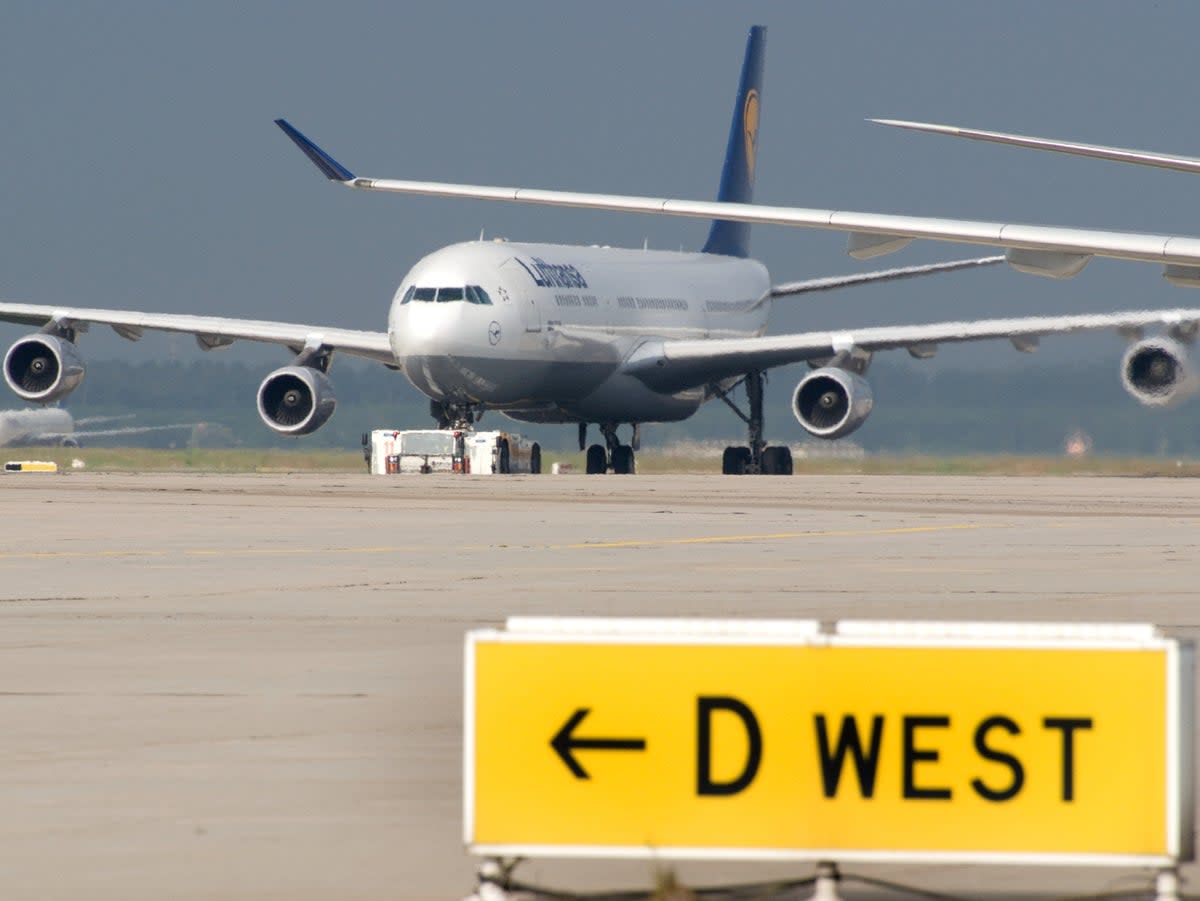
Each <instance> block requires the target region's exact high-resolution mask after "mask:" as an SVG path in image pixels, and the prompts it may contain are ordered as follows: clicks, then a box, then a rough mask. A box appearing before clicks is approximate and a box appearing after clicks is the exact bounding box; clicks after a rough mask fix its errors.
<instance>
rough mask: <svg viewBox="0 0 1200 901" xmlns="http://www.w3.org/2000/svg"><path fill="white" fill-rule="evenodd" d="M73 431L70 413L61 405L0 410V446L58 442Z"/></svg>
mask: <svg viewBox="0 0 1200 901" xmlns="http://www.w3.org/2000/svg"><path fill="white" fill-rule="evenodd" d="M74 431H75V422H74V420H72V419H71V414H70V413H68V412H67V411H66V410H64V409H62V408H61V407H43V408H42V409H40V410H0V447H13V446H14V445H21V444H39V443H41V444H58V443H60V442H61V441H62V440H63V438H64V436H67V435H70V434H71V433H72V432H74Z"/></svg>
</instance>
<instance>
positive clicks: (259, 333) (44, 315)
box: [0, 303, 396, 366]
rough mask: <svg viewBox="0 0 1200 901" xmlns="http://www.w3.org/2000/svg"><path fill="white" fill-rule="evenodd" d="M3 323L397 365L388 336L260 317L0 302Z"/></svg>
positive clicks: (205, 347)
mask: <svg viewBox="0 0 1200 901" xmlns="http://www.w3.org/2000/svg"><path fill="white" fill-rule="evenodd" d="M0 322H15V323H20V324H24V325H32V326H36V327H39V328H42V327H46V326H48V325H50V324H54V325H55V326H56V327H58V328H83V327H86V326H87V325H90V324H97V325H108V326H112V328H113V330H114V331H115V332H116V333H117V334H118V335H120V336H121V337H123V338H128V339H130V340H133V341H136V340H137V339H138V338H140V337H141V336H142V332H143V330H146V329H149V330H151V331H162V332H183V333H184V334H190V335H194V336H195V337H196V341H197V342H198V343H199V344H200V346H201V347H203V348H204V349H205V350H212V349H213V348H216V347H223V346H225V345H227V344H231V343H233V342H234V341H239V340H242V341H258V342H263V343H267V344H281V345H284V346H286V347H289V348H291V349H292V350H294V351H296V352H299V351H300V350H301V349H302V348H305V347H312V348H317V347H320V348H323V349H326V350H332V351H337V352H340V353H346V354H350V355H351V356H356V357H365V358H366V359H369V360H374V361H376V362H379V363H384V364H386V365H388V366H395V365H396V359H395V357H394V356H393V354H392V349H391V345H390V344H389V343H388V336H387V333H386V332H367V331H357V330H354V329H343V328H326V327H323V326H315V325H301V324H298V323H290V322H269V321H264V320H256V319H230V318H226V317H223V316H190V315H184V314H176V313H139V312H137V311H133V310H100V309H92V308H89V307H67V306H45V305H40V304H25V303H0Z"/></svg>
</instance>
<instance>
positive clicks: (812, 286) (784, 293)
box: [770, 255, 1007, 297]
mask: <svg viewBox="0 0 1200 901" xmlns="http://www.w3.org/2000/svg"><path fill="white" fill-rule="evenodd" d="M1005 259H1007V257H1004V256H1002V255H1001V256H992V257H974V258H973V259H970V260H950V261H949V262H945V263H926V264H924V265H921V266H901V267H900V268H898V269H882V270H880V271H878V272H857V273H855V274H853V275H831V276H827V277H825V278H810V279H805V280H804V281H802V282H785V283H783V284H781V285H772V286H771V294H770V296H771V297H789V296H791V295H793V294H811V293H812V292H814V291H832V290H833V289H834V288H849V287H850V286H852V285H867V284H871V283H873V282H894V281H899V280H900V279H905V278H916V277H917V276H921V275H934V274H936V273H938V272H957V271H958V270H960V269H976V268H979V267H981V266H994V265H996V264H997V263H1003V262H1004V261H1005Z"/></svg>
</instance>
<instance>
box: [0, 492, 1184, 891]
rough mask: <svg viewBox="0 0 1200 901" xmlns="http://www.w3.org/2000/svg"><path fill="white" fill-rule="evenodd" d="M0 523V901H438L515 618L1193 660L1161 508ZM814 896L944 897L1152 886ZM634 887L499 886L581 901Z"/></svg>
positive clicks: (602, 504)
mask: <svg viewBox="0 0 1200 901" xmlns="http://www.w3.org/2000/svg"><path fill="white" fill-rule="evenodd" d="M0 517H2V519H0V648H2V653H0V726H2V728H0V886H3V888H2V889H0V891H2V892H3V895H4V897H6V898H34V897H37V898H68V897H71V898H74V897H83V896H86V897H90V898H163V897H171V898H218V897H219V898H289V899H292V898H329V897H338V898H385V897H386V898H404V899H408V898H457V897H462V896H464V895H466V894H468V893H469V892H470V891H471V890H472V888H473V886H474V871H475V861H474V860H472V859H471V858H470V857H469V856H468V855H467V854H466V853H465V852H464V851H463V849H462V838H461V834H462V826H461V775H460V772H461V731H462V672H461V665H462V639H463V633H464V632H465V631H466V630H468V629H471V628H474V627H478V626H486V625H499V624H501V623H502V622H503V620H504V618H505V617H506V616H509V615H513V614H554V615H593V616H595V615H602V616H700V617H800V618H807V617H818V618H821V619H839V618H842V619H845V618H884V619H896V618H919V619H989V620H1033V621H1071V622H1074V621H1130V622H1153V623H1157V624H1159V625H1161V626H1163V627H1166V628H1167V629H1168V630H1169V631H1170V632H1171V633H1172V634H1176V635H1180V636H1183V637H1189V638H1195V637H1197V635H1198V634H1200V604H1198V603H1197V598H1198V597H1200V555H1198V553H1197V551H1198V544H1200V481H1195V480H1190V479H1167V478H1159V479H1111V478H1086V477H1080V478H1033V479H1030V478H1014V477H992V478H965V477H882V476H874V477H870V476H836V477H830V476H796V477H793V478H791V479H780V478H752V477H745V478H721V477H715V476H713V477H704V476H678V477H672V476H637V477H617V476H607V477H585V476H577V475H571V476H559V477H552V476H541V477H509V478H504V479H491V478H483V477H457V478H456V477H451V476H447V477H435V476H427V477H392V478H385V477H370V476H366V475H324V474H309V473H305V474H291V475H284V474H278V475H275V474H273V475H205V474H183V475H179V474H142V475H106V474H94V473H69V474H60V475H39V474H13V475H4V476H0ZM845 869H846V870H847V871H848V872H858V873H867V874H870V875H872V876H876V877H880V878H885V879H890V880H894V881H898V882H903V883H906V884H910V885H918V886H922V887H927V888H931V889H938V890H941V891H949V892H955V893H970V894H975V893H981V892H987V893H991V894H994V893H999V894H1007V893H1022V892H1033V893H1041V894H1046V893H1051V894H1068V893H1080V892H1086V891H1101V890H1111V889H1120V888H1132V887H1136V886H1137V885H1144V884H1147V881H1148V878H1149V877H1148V875H1147V874H1146V873H1139V872H1133V871H1128V870H1121V871H1110V870H1087V871H1070V870H1060V869H1054V870H1045V871H1042V870H1039V871H1031V870H1027V869H1024V868H1016V867H1007V868H983V867H970V866H940V867H918V866H906V865H892V866H876V867H862V866H858V867H850V866H848V867H846V868H845ZM652 871H653V868H652V866H651V865H648V864H647V863H645V862H623V863H611V862H602V861H586V862H578V861H551V862H543V861H528V862H526V863H525V864H523V865H522V867H521V868H520V869H519V870H518V875H519V876H520V877H521V878H522V879H524V880H526V881H531V882H538V883H546V884H551V885H555V886H559V887H562V888H567V889H572V890H577V891H582V890H589V889H598V888H616V887H647V886H649V885H650V884H651V882H652ZM678 871H679V873H680V875H681V877H682V878H683V880H684V881H685V882H691V883H693V884H697V883H701V884H711V883H719V882H726V881H757V880H759V879H762V878H767V877H772V878H774V877H779V876H783V875H792V876H804V875H808V874H810V873H811V872H812V868H811V866H810V865H807V864H795V865H771V866H763V865H747V864H728V863H726V864H716V863H708V864H705V863H689V864H683V865H680V866H679V867H678ZM1184 876H1185V879H1188V880H1189V881H1190V882H1191V884H1192V885H1193V886H1194V885H1195V884H1196V882H1197V880H1198V878H1200V868H1197V867H1194V866H1189V867H1186V868H1185V870H1184ZM846 893H847V894H848V895H849V896H851V897H853V896H854V887H853V886H852V885H851V886H847V892H846Z"/></svg>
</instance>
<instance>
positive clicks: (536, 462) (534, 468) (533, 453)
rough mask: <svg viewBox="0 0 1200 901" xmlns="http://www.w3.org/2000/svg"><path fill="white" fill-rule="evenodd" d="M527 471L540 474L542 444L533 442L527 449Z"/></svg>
mask: <svg viewBox="0 0 1200 901" xmlns="http://www.w3.org/2000/svg"><path fill="white" fill-rule="evenodd" d="M529 472H530V473H531V474H532V475H535V476H536V475H541V473H542V446H541V445H540V444H536V443H535V444H534V445H533V447H531V448H530V449H529Z"/></svg>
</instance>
